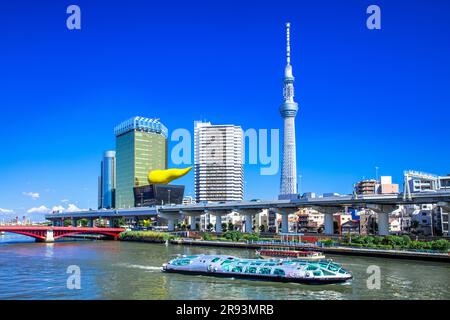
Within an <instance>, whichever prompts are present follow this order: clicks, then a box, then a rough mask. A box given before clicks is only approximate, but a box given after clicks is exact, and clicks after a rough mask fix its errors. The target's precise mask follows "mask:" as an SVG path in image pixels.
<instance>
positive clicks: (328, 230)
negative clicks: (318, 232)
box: [313, 207, 342, 236]
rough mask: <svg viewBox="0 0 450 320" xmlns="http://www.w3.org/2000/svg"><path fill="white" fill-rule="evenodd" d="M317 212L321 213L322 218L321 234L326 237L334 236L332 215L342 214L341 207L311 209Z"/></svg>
mask: <svg viewBox="0 0 450 320" xmlns="http://www.w3.org/2000/svg"><path fill="white" fill-rule="evenodd" d="M313 208H314V209H315V210H317V211H318V212H320V213H322V214H323V215H324V216H323V233H324V234H325V235H328V236H332V235H333V234H334V220H333V215H334V214H335V213H338V212H342V208H341V207H313Z"/></svg>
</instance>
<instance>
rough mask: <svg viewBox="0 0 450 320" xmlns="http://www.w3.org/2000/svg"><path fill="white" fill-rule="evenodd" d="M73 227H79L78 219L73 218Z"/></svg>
mask: <svg viewBox="0 0 450 320" xmlns="http://www.w3.org/2000/svg"><path fill="white" fill-rule="evenodd" d="M72 227H74V228H76V227H77V219H75V218H72Z"/></svg>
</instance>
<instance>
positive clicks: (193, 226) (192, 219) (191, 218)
mask: <svg viewBox="0 0 450 320" xmlns="http://www.w3.org/2000/svg"><path fill="white" fill-rule="evenodd" d="M189 219H190V223H191V231H194V230H196V229H197V225H196V223H195V216H190V217H189Z"/></svg>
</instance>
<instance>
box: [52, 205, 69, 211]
mask: <svg viewBox="0 0 450 320" xmlns="http://www.w3.org/2000/svg"><path fill="white" fill-rule="evenodd" d="M65 210H66V209H64V207H63V206H54V207H53V208H52V212H64V211H65Z"/></svg>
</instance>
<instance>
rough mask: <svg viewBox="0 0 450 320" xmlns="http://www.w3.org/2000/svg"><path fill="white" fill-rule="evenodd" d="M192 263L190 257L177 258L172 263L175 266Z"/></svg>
mask: <svg viewBox="0 0 450 320" xmlns="http://www.w3.org/2000/svg"><path fill="white" fill-rule="evenodd" d="M190 263H191V260H190V259H180V260H175V261H174V262H173V263H172V264H173V265H174V266H187V265H188V264H190Z"/></svg>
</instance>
